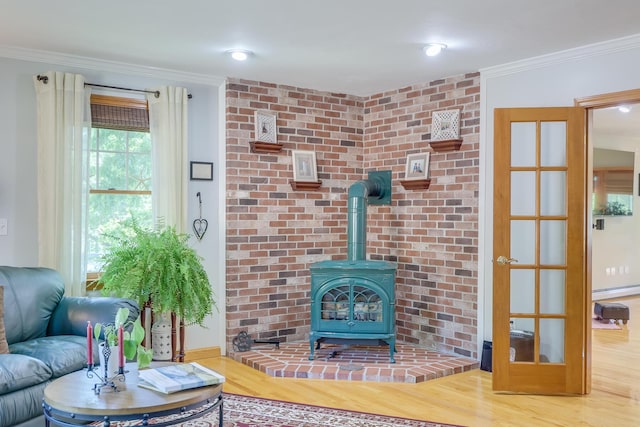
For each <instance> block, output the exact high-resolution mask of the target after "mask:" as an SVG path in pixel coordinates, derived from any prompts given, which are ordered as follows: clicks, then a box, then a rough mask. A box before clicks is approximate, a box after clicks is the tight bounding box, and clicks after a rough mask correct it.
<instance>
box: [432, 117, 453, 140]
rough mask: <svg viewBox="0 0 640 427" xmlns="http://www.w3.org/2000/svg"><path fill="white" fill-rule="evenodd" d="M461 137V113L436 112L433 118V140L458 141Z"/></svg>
mask: <svg viewBox="0 0 640 427" xmlns="http://www.w3.org/2000/svg"><path fill="white" fill-rule="evenodd" d="M459 136H460V111H459V110H445V111H434V112H433V116H432V117H431V140H432V141H440V140H447V139H458V138H459Z"/></svg>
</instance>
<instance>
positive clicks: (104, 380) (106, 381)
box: [87, 340, 126, 394]
mask: <svg viewBox="0 0 640 427" xmlns="http://www.w3.org/2000/svg"><path fill="white" fill-rule="evenodd" d="M102 355H103V356H104V357H103V359H104V370H103V372H104V374H103V375H100V373H99V372H98V368H96V367H95V365H94V364H93V363H87V378H93V377H94V376H97V377H98V380H99V381H100V382H97V383H95V384H94V385H93V392H94V393H95V394H100V392H101V391H102V389H103V388H105V387H109V389H110V390H111V391H114V392H115V391H118V386H117V385H116V381H117V382H121V383H124V382H125V380H126V377H125V375H124V366H118V371H117V372H116V373H115V374H114V375H113V376H109V357H110V356H111V347H109V342H108V341H107V340H105V341H104V346H103V347H102Z"/></svg>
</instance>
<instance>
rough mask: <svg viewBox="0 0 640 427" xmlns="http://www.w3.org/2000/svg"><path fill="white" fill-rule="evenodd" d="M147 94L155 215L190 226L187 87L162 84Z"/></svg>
mask: <svg viewBox="0 0 640 427" xmlns="http://www.w3.org/2000/svg"><path fill="white" fill-rule="evenodd" d="M153 90H154V91H158V92H159V93H160V96H158V97H156V96H155V95H154V94H148V95H147V100H148V101H149V127H150V129H151V141H152V147H153V148H152V153H153V154H152V156H153V161H152V163H153V173H152V176H153V184H152V192H151V193H152V196H151V197H152V199H153V217H154V218H155V219H156V220H159V221H162V222H164V224H165V225H167V226H174V227H175V228H176V231H178V232H179V233H184V232H186V230H187V184H188V181H187V176H188V175H187V174H188V170H187V101H188V95H187V90H186V89H185V88H180V87H172V86H163V87H160V88H156V89H153Z"/></svg>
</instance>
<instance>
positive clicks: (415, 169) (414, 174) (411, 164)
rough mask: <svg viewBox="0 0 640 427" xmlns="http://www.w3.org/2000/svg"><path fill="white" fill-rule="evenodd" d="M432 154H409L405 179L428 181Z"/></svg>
mask: <svg viewBox="0 0 640 427" xmlns="http://www.w3.org/2000/svg"><path fill="white" fill-rule="evenodd" d="M430 155H431V154H430V153H428V152H427V153H418V154H409V155H408V156H407V170H406V171H405V174H404V179H427V178H429V156H430Z"/></svg>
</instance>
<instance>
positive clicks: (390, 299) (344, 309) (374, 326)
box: [309, 171, 397, 363]
mask: <svg viewBox="0 0 640 427" xmlns="http://www.w3.org/2000/svg"><path fill="white" fill-rule="evenodd" d="M390 203H391V172H390V171H385V172H371V173H370V174H369V179H367V180H362V181H358V182H356V183H355V184H353V185H352V186H351V187H350V188H349V201H348V215H349V217H348V225H347V227H348V230H347V240H348V242H347V245H348V247H347V254H348V258H347V259H346V260H329V261H320V262H317V263H314V264H312V265H311V266H310V271H311V331H310V333H309V345H310V348H311V354H310V356H309V360H313V359H314V351H315V349H317V348H320V346H321V344H322V343H323V342H328V343H347V344H371V343H374V344H375V343H378V344H386V345H388V346H389V359H390V362H391V363H395V358H394V352H395V340H396V328H395V275H396V269H397V266H396V264H395V263H392V262H388V261H373V260H366V228H367V225H366V212H367V204H369V205H375V204H378V205H379V204H390Z"/></svg>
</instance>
